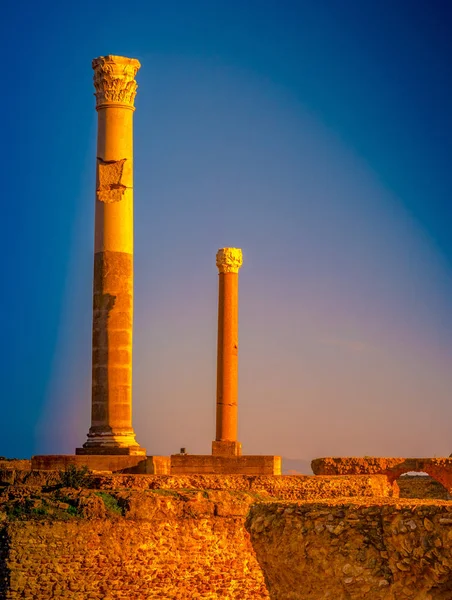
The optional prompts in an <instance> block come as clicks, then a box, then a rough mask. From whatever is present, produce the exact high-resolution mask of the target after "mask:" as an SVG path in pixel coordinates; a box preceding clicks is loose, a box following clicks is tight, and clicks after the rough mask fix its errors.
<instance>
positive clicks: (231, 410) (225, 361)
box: [212, 248, 242, 456]
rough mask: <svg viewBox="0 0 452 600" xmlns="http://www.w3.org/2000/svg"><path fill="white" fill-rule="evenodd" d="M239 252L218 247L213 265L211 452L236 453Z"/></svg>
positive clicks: (219, 453)
mask: <svg viewBox="0 0 452 600" xmlns="http://www.w3.org/2000/svg"><path fill="white" fill-rule="evenodd" d="M241 264H242V251H241V250H240V249H238V248H220V250H218V253H217V267H218V269H219V271H220V274H219V286H218V346H217V403H216V406H217V410H216V435H215V441H214V442H212V453H213V454H214V455H218V456H239V455H240V454H241V444H240V443H239V442H238V441H237V416H238V415H237V408H238V407H237V397H238V348H239V275H238V271H239V268H240V266H241Z"/></svg>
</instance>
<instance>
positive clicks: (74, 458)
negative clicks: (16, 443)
mask: <svg viewBox="0 0 452 600" xmlns="http://www.w3.org/2000/svg"><path fill="white" fill-rule="evenodd" d="M70 464H72V465H76V466H77V467H83V466H84V465H86V466H87V467H88V468H89V469H90V470H91V471H109V472H111V473H136V474H139V473H143V474H146V473H147V474H150V475H169V473H170V464H171V463H170V457H169V456H130V455H129V456H128V455H102V454H101V455H93V454H86V455H80V454H46V455H37V456H32V457H31V468H32V470H35V471H55V470H62V469H65V468H66V467H67V466H68V465H70Z"/></svg>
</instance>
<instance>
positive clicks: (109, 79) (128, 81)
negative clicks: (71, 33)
mask: <svg viewBox="0 0 452 600" xmlns="http://www.w3.org/2000/svg"><path fill="white" fill-rule="evenodd" d="M92 66H93V69H94V77H93V80H94V87H95V89H96V92H95V94H94V95H95V96H96V109H99V108H100V107H102V106H105V105H106V106H108V105H122V106H126V107H129V108H131V109H132V110H134V105H133V103H134V100H135V96H136V93H137V87H138V86H137V82H136V81H135V75H136V74H137V71H138V69H139V68H140V67H141V65H140V62H139V61H138V60H137V59H136V58H126V57H125V56H112V55H111V54H109V55H108V56H99V58H95V59H94V60H93V63H92Z"/></svg>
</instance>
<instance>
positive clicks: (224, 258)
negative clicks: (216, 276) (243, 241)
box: [216, 248, 243, 273]
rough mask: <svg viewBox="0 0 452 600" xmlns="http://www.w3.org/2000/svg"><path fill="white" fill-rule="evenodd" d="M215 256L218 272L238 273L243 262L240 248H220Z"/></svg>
mask: <svg viewBox="0 0 452 600" xmlns="http://www.w3.org/2000/svg"><path fill="white" fill-rule="evenodd" d="M216 258H217V260H216V262H217V267H218V270H219V271H220V273H238V272H239V269H240V267H241V266H242V264H243V258H242V251H241V249H240V248H220V249H219V250H218V252H217V257H216Z"/></svg>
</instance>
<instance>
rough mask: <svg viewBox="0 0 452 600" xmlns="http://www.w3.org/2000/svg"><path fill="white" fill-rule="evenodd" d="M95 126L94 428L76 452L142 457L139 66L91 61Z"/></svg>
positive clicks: (112, 59) (115, 59)
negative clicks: (137, 414)
mask: <svg viewBox="0 0 452 600" xmlns="http://www.w3.org/2000/svg"><path fill="white" fill-rule="evenodd" d="M92 66H93V69H94V87H95V90H96V91H95V96H96V110H97V116H98V127H97V169H96V199H95V203H96V212H95V242H94V286H93V357H92V360H93V379H92V412H91V428H90V430H89V433H88V441H87V442H86V443H85V444H84V446H83V449H77V453H78V454H85V453H86V454H145V450H144V448H140V446H139V445H138V444H137V442H136V441H135V433H134V430H133V427H132V326H133V113H134V110H135V108H134V99H135V95H136V90H137V83H136V81H135V76H136V74H137V71H138V69H139V68H140V63H139V62H138V60H136V59H134V58H125V57H123V56H110V55H109V56H101V57H99V58H96V59H94V60H93V65H92Z"/></svg>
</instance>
